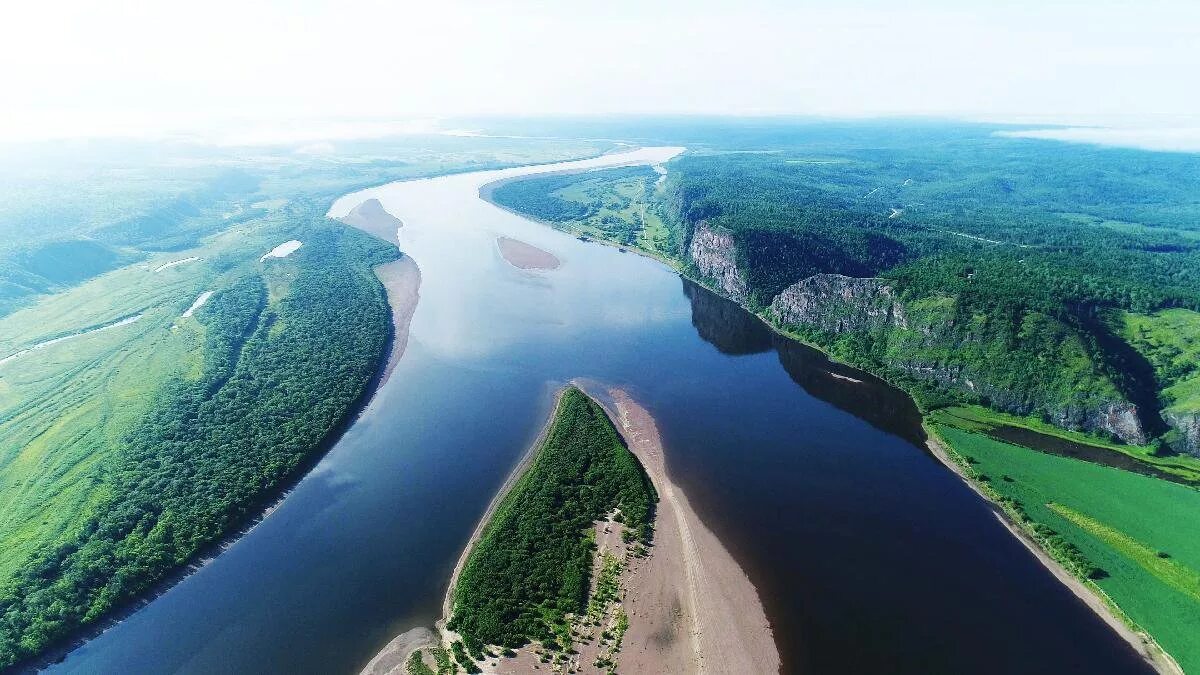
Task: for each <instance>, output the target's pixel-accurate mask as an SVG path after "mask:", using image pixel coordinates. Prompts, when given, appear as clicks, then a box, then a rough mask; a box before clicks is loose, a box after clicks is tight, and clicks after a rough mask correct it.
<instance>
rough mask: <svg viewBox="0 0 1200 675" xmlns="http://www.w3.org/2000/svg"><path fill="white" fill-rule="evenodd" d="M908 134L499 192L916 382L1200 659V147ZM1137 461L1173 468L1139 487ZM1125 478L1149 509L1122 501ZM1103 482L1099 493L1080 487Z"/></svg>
mask: <svg viewBox="0 0 1200 675" xmlns="http://www.w3.org/2000/svg"><path fill="white" fill-rule="evenodd" d="M908 131H912V130H904V129H898V130H896V132H895V133H893V134H887V135H884V134H881V135H879V136H871V137H870V140H872V141H875V143H876V144H874V145H858V144H856V143H854V142H852V141H849V140H848V139H847V138H841V137H837V138H835V137H832V136H831V135H827V134H826V133H824V130H821V129H819V128H817V129H816V130H814V131H812V132H810V133H808V135H806V132H804V131H797V132H795V134H794V135H793V136H792V137H790V138H787V139H784V141H782V142H781V141H779V139H774V143H775V144H774V145H772V144H771V142H768V141H765V140H763V139H753V140H754V141H757V142H758V145H757V146H755V145H751V146H750V147H762V148H763V149H764V150H769V151H767V152H727V151H725V147H728V146H722V145H720V143H715V142H714V143H713V144H712V145H710V146H709V147H707V148H705V147H701V148H700V149H698V150H694V151H692V152H689V153H688V154H687V155H685V156H683V157H680V158H678V159H676V160H674V161H673V162H671V163H670V164H669V165H668V166H667V167H666V168H667V173H666V176H665V178H664V177H663V176H662V175H661V171H652V170H651V169H649V168H626V169H614V170H607V171H594V172H590V173H584V174H574V175H552V176H542V177H535V178H531V179H527V180H524V181H518V182H510V183H505V184H500V185H497V186H495V188H494V189H491V190H488V189H485V190H484V191H482V194H484V195H485V196H487V197H488V198H489V199H491V200H493V201H494V202H495V203H497V204H498V205H500V206H502V207H504V208H507V209H510V210H513V211H516V212H520V213H524V214H527V215H529V216H531V217H535V218H537V219H539V220H542V221H543V222H547V223H549V224H552V225H553V226H555V227H559V228H562V229H565V230H567V231H569V232H571V233H573V234H576V235H578V236H581V237H586V238H590V239H596V240H600V241H605V242H609V243H612V244H616V245H620V246H622V247H630V248H634V249H636V250H639V251H641V252H644V253H646V254H648V255H652V256H654V257H656V258H659V259H660V260H663V261H665V262H667V263H668V264H671V265H672V266H674V267H675V268H676V269H677V270H679V271H680V272H681V273H683V274H685V275H686V276H689V277H691V278H693V279H695V280H697V281H699V282H701V283H703V284H705V285H706V286H708V287H710V288H712V289H714V290H716V291H718V292H719V293H721V294H723V295H725V296H727V297H729V298H731V299H734V300H736V301H738V302H739V303H741V304H742V305H743V306H744V307H746V308H747V309H749V310H751V311H753V312H754V313H756V314H758V315H759V316H760V317H761V318H762V319H763V320H764V321H766V322H768V323H769V324H770V325H772V326H773V327H774V328H775V329H776V330H777V331H779V332H781V333H783V334H785V335H788V336H791V337H794V338H797V339H800V340H802V341H804V342H807V343H809V344H812V345H814V346H817V347H819V348H821V349H822V350H824V351H826V352H827V353H829V354H830V355H832V356H833V357H835V358H836V359H838V360H840V361H843V362H845V363H849V364H851V365H854V366H857V367H860V368H863V369H865V370H868V371H870V372H872V373H875V374H878V375H880V376H882V377H884V378H885V379H887V380H888V381H890V382H892V383H894V384H896V385H898V386H900V387H901V388H903V389H904V390H906V391H907V392H909V393H910V394H911V395H912V396H913V398H914V399H915V400H916V402H917V403H918V405H919V407H920V408H921V410H922V411H923V412H924V413H925V414H926V415H927V418H926V420H927V421H926V429H927V431H928V432H929V433H930V434H931V435H932V436H934V437H935V438H941V439H943V441H944V443H943V445H944V447H949V448H951V451H950V454H949V455H948V456H947V461H957V462H959V463H961V464H962V465H963V466H965V467H966V473H967V475H969V476H971V477H972V478H973V480H974V481H975V482H976V483H977V484H980V485H984V486H986V487H987V491H986V493H987V494H988V495H989V496H990V497H991V498H992V499H993V500H994V501H996V502H998V503H1000V504H1001V505H1003V507H1004V510H1005V511H1006V512H1007V513H1008V516H1009V517H1010V519H1011V520H1013V522H1015V523H1018V524H1019V525H1020V526H1021V529H1020V531H1021V532H1023V533H1024V534H1025V536H1028V537H1029V538H1030V540H1031V541H1036V542H1038V544H1039V545H1040V546H1041V547H1042V548H1044V549H1045V550H1047V551H1048V552H1049V554H1050V555H1052V556H1053V558H1054V559H1055V560H1056V561H1058V562H1059V563H1060V564H1062V565H1063V566H1064V567H1065V568H1066V569H1068V570H1070V572H1071V573H1072V574H1074V575H1075V576H1077V577H1078V578H1080V579H1082V580H1084V582H1085V583H1086V584H1087V585H1088V586H1090V587H1091V588H1092V592H1094V593H1097V594H1099V596H1100V597H1102V598H1103V599H1104V602H1105V603H1106V604H1107V605H1108V606H1109V607H1110V608H1113V611H1114V612H1115V613H1116V615H1117V616H1118V617H1119V620H1120V621H1121V622H1123V623H1124V624H1125V625H1129V626H1133V627H1134V628H1135V630H1137V631H1147V632H1149V633H1150V634H1151V635H1153V637H1154V638H1155V639H1157V640H1158V641H1159V643H1161V644H1162V645H1163V646H1164V647H1165V648H1166V649H1167V651H1168V652H1169V653H1170V654H1171V655H1172V656H1174V657H1175V658H1176V659H1177V660H1179V661H1180V663H1182V664H1184V666H1185V667H1187V664H1195V663H1196V662H1197V661H1196V659H1198V658H1200V642H1198V641H1197V640H1196V639H1195V635H1197V634H1200V633H1197V632H1196V629H1197V628H1200V625H1198V624H1197V621H1196V619H1195V617H1196V616H1198V615H1200V614H1198V610H1200V594H1198V593H1200V557H1198V556H1200V551H1198V550H1196V549H1195V547H1193V546H1192V545H1191V540H1190V539H1189V538H1188V537H1187V535H1186V534H1184V533H1186V532H1190V531H1193V530H1194V528H1193V527H1188V526H1183V525H1182V521H1181V520H1178V519H1183V520H1186V521H1187V522H1190V523H1193V524H1194V523H1195V522H1196V520H1197V519H1200V500H1198V499H1197V496H1198V495H1197V492H1196V486H1198V485H1200V445H1198V444H1200V436H1197V422H1196V420H1197V415H1198V414H1200V405H1198V404H1197V403H1196V400H1195V397H1194V396H1193V394H1192V392H1193V390H1194V389H1195V388H1196V386H1197V384H1196V383H1197V382H1200V367H1198V366H1197V364H1196V362H1195V360H1194V359H1191V358H1189V355H1192V354H1195V353H1196V350H1197V344H1200V343H1198V342H1197V340H1198V339H1200V230H1197V229H1196V225H1195V224H1196V223H1197V222H1200V221H1198V218H1200V198H1198V195H1200V178H1198V177H1200V158H1197V156H1195V155H1188V154H1171V153H1153V152H1144V151H1133V150H1117V149H1104V148H1092V147H1087V146H1076V145H1066V144H1060V143H1053V142H1045V141H1030V140H1025V139H1011V138H1003V137H1000V136H996V135H991V134H988V133H979V130H972V129H968V130H966V131H965V132H964V131H963V130H957V129H954V130H948V131H931V130H929V129H924V128H921V129H918V130H916V131H915V132H912V133H906V132H908ZM972 131H974V132H975V133H973V134H972V133H971V132H972ZM1005 448H1012V449H1015V452H1017V453H1018V454H1016V455H1013V454H1012V452H1013V451H1010V450H1005ZM1031 448H1032V449H1031ZM1079 448H1085V450H1080V449H1079ZM1033 449H1036V450H1037V451H1039V452H1035V451H1034V450H1033ZM1021 452H1024V453H1026V454H1027V458H1026V459H1022V456H1023V455H1021V454H1020V453H1021ZM1049 452H1056V453H1058V454H1068V455H1069V457H1070V458H1069V459H1068V458H1051V459H1050V460H1049V462H1050V463H1048V464H1047V463H1044V462H1042V460H1041V459H1040V453H1049ZM1001 453H1008V454H1001ZM1001 457H1004V460H1003V461H1004V462H1007V463H1011V462H1016V464H1015V465H1013V464H1008V465H1007V466H1008V468H1005V469H998V468H996V466H995V465H992V464H990V462H992V461H997V462H998V461H1001V460H1000V458H1001ZM1079 458H1084V459H1087V460H1089V462H1090V463H1085V462H1083V461H1080V459H1079ZM1096 463H1100V464H1105V465H1107V466H1102V467H1096V466H1095V464H1096ZM983 466H991V467H992V468H990V469H988V470H982V469H981V467H983ZM1016 467H1024V469H1029V470H1032V469H1033V468H1034V467H1037V468H1038V469H1039V471H1037V472H1036V473H1033V474H1028V475H1026V476H1025V477H1024V478H1023V479H1018V478H1015V476H1017V475H1018V473H1021V472H1019V471H1017V469H1016ZM997 471H999V473H1000V474H1001V475H999V476H997V475H995V473H994V472H997ZM1096 471H1099V473H1098V474H1096V475H1093V473H1094V472H1096ZM1129 471H1133V472H1136V473H1141V474H1143V475H1145V476H1150V477H1149V478H1143V477H1142V476H1135V477H1133V481H1134V482H1133V483H1129V484H1128V485H1126V484H1125V481H1126V478H1124V477H1123V476H1124V474H1125V473H1126V472H1129ZM1109 476H1112V478H1109ZM1110 481H1116V482H1117V483H1120V484H1121V485H1122V486H1123V487H1121V488H1119V493H1120V494H1123V495H1125V498H1126V499H1130V500H1133V501H1136V502H1143V501H1145V502H1146V503H1147V510H1140V509H1132V512H1127V510H1128V507H1126V508H1125V509H1120V510H1121V511H1122V512H1123V513H1122V515H1120V516H1118V515H1116V512H1115V511H1114V510H1113V509H1116V508H1117V506H1116V503H1115V502H1113V501H1112V500H1113V499H1115V498H1114V497H1112V495H1113V494H1114V492H1113V491H1112V490H1107V491H1106V490H1105V489H1103V488H1099V486H1101V485H1106V484H1108V483H1109V482H1110ZM1080 482H1085V483H1088V484H1091V485H1094V486H1096V487H1097V488H1099V489H1096V490H1094V491H1091V492H1083V493H1079V494H1074V493H1073V494H1072V495H1067V494H1065V493H1063V494H1060V489H1062V488H1064V487H1065V486H1068V485H1078V484H1079V483H1080ZM1034 485H1036V486H1038V487H1036V488H1035V487H1033V486H1034ZM1048 502H1052V504H1051V505H1052V506H1054V508H1044V505H1045V504H1046V503H1048ZM1068 502H1070V503H1072V504H1073V505H1072V506H1069V507H1068V506H1065V505H1064V504H1066V503H1068ZM1150 504H1153V506H1150ZM1152 514H1157V516H1155V515H1152ZM1168 514H1169V517H1170V518H1171V519H1176V522H1175V523H1174V524H1173V525H1172V526H1171V527H1170V528H1168V529H1158V528H1156V527H1155V526H1153V524H1152V522H1153V520H1154V519H1155V518H1166V517H1168ZM1146 551H1150V553H1149V554H1145V552H1146ZM1164 560H1169V561H1171V563H1170V564H1169V565H1168V564H1166V563H1162V562H1156V561H1164ZM1117 607H1119V609H1117ZM1141 635H1142V637H1139V638H1132V639H1136V640H1138V641H1144V640H1148V638H1146V637H1145V634H1144V633H1142V634H1141ZM1148 649H1149V650H1150V651H1152V652H1153V651H1156V648H1155V647H1153V646H1151V647H1148ZM1163 663H1167V662H1166V661H1163ZM1164 667H1166V668H1168V669H1170V668H1171V667H1174V666H1171V665H1167V666H1164Z"/></svg>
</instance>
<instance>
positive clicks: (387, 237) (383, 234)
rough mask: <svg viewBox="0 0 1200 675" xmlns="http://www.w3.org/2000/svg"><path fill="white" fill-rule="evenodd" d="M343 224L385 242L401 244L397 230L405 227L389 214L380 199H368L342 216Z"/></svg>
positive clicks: (400, 221)
mask: <svg viewBox="0 0 1200 675" xmlns="http://www.w3.org/2000/svg"><path fill="white" fill-rule="evenodd" d="M341 220H342V222H343V223H345V224H347V225H349V226H351V227H357V228H358V229H360V230H363V231H364V232H367V233H368V234H373V235H375V236H376V237H379V238H380V239H382V240H384V241H390V242H392V243H393V244H398V243H399V238H398V237H397V236H396V230H399V229H400V228H401V227H404V222H403V221H402V220H400V219H399V218H397V217H396V216H393V215H392V214H390V213H388V212H387V209H385V208H383V204H381V203H380V202H379V200H378V199H368V200H367V201H365V202H363V203H361V204H359V205H358V206H356V207H354V208H353V209H351V210H350V213H347V214H346V215H345V216H342V219H341Z"/></svg>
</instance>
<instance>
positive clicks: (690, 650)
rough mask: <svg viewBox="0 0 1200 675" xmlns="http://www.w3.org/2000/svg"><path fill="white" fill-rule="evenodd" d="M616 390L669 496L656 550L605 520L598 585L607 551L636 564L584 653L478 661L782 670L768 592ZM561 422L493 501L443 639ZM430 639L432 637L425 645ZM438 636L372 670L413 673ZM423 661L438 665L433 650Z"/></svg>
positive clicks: (583, 635)
mask: <svg viewBox="0 0 1200 675" xmlns="http://www.w3.org/2000/svg"><path fill="white" fill-rule="evenodd" d="M575 384H577V385H579V384H580V383H575ZM607 393H608V395H609V397H611V399H612V404H611V405H604V407H605V410H606V412H607V413H608V415H609V417H610V419H612V420H613V422H614V424H615V425H616V427H617V428H618V429H619V430H620V432H621V434H622V435H623V436H624V438H625V441H626V443H627V444H628V446H629V448H630V450H632V451H633V453H634V454H635V455H636V456H637V457H638V459H639V460H640V461H641V463H642V465H643V466H644V467H645V469H646V473H647V474H648V475H649V476H650V480H651V481H652V482H653V484H654V486H655V489H657V490H658V493H659V497H660V502H659V504H658V508H657V510H656V513H655V521H654V543H653V546H651V547H650V548H649V549H648V553H649V555H648V556H645V557H639V556H638V555H636V553H637V551H635V550H633V549H631V547H637V546H639V544H637V543H636V542H625V541H624V538H623V537H622V536H621V534H622V531H623V528H624V526H623V525H622V524H621V523H619V522H616V520H615V519H614V516H615V514H610V515H609V517H608V518H607V519H606V520H603V521H600V522H598V523H596V525H595V531H596V544H597V550H596V554H595V558H594V560H593V574H592V585H593V589H592V590H593V591H594V590H595V583H596V579H597V577H598V576H599V570H600V568H601V566H602V565H603V561H604V559H605V556H606V555H607V556H612V557H615V558H617V559H623V560H625V561H626V567H625V569H624V571H623V572H622V573H621V576H620V588H621V592H620V601H619V602H617V603H615V604H614V605H613V606H610V607H609V608H607V609H606V610H604V614H603V616H602V617H601V619H600V620H599V621H597V622H596V624H594V625H591V626H589V625H588V623H587V622H584V621H582V620H581V621H580V622H579V623H578V624H577V625H575V626H574V628H576V629H577V630H578V632H579V641H578V642H577V643H576V644H575V650H576V651H577V653H576V654H573V655H572V656H571V657H570V659H569V660H568V661H566V662H565V663H561V664H554V663H546V662H544V661H541V660H540V659H539V651H540V650H539V648H538V646H537V645H527V646H526V647H524V648H522V649H519V650H517V653H516V655H515V656H511V657H505V658H499V657H492V658H488V659H487V660H486V661H484V662H478V663H477V665H479V667H480V668H481V669H482V671H483V672H484V673H494V674H497V675H507V674H516V673H553V672H561V673H567V672H573V673H605V672H608V671H609V668H608V667H604V668H598V667H596V666H595V665H594V664H595V663H596V661H597V659H598V658H605V657H606V658H609V659H612V660H613V661H615V662H616V665H615V670H617V672H624V673H656V674H657V673H720V674H725V673H729V674H731V675H733V674H738V675H740V674H742V673H755V674H758V673H775V672H778V671H779V667H780V662H779V652H778V649H777V648H776V646H775V640H774V635H773V633H772V630H771V626H770V623H769V622H768V621H767V617H766V612H765V611H764V609H763V606H762V603H761V601H760V600H759V597H758V593H757V591H756V590H755V588H754V586H753V584H751V582H750V579H749V578H748V577H747V576H746V574H745V572H743V571H742V569H741V568H740V567H739V566H738V564H737V562H736V561H735V560H734V559H733V557H732V556H731V555H730V554H729V552H728V551H727V550H726V549H725V547H724V546H722V545H721V542H720V541H719V540H718V539H717V538H716V536H715V535H713V533H712V532H711V531H709V530H708V528H706V527H705V526H704V524H703V523H702V522H700V519H699V517H698V516H697V515H696V513H695V511H693V510H692V508H691V505H690V504H689V503H688V500H687V497H686V495H684V494H683V491H682V490H680V489H679V488H678V487H677V486H676V485H674V484H673V483H672V482H671V481H670V477H669V475H668V474H667V470H666V462H665V458H664V456H663V446H662V439H661V438H660V436H659V434H658V427H657V426H656V424H655V422H654V419H653V418H652V417H651V416H650V414H649V413H648V412H647V411H646V409H645V408H643V407H641V406H640V405H638V404H637V402H635V401H634V400H633V399H632V398H631V397H630V396H629V395H628V394H627V393H625V392H624V391H622V390H620V389H612V390H609V391H608V392H607ZM559 395H560V396H561V392H559ZM602 405H603V403H602ZM554 408H555V409H557V401H556V403H555V406H554ZM552 420H553V415H551V416H550V418H549V419H548V420H547V423H546V425H545V426H544V427H543V429H542V431H541V433H540V434H539V435H538V438H537V440H536V441H535V442H534V443H533V445H532V446H530V448H529V450H528V451H526V453H525V455H524V457H523V458H522V459H521V461H520V462H519V463H518V465H517V467H516V468H515V469H514V470H513V472H512V473H511V474H510V475H509V477H508V479H507V480H506V481H505V483H504V485H503V486H502V488H501V489H500V491H499V492H498V493H497V494H496V496H495V497H494V498H493V500H492V502H491V504H490V505H489V506H488V509H487V511H486V512H485V514H484V516H483V518H482V519H480V521H479V523H478V525H477V526H476V528H475V532H474V533H473V534H472V536H471V539H470V541H469V542H468V544H467V546H466V547H465V548H464V550H463V553H462V555H461V556H460V558H459V560H458V564H457V565H456V566H455V569H454V573H453V576H452V578H451V581H450V586H449V588H448V590H447V591H446V597H445V599H444V602H443V608H442V611H443V616H442V619H441V620H440V621H438V623H437V627H438V631H439V634H440V642H441V643H442V644H443V645H449V644H450V643H451V642H452V641H454V640H456V639H458V636H457V635H455V634H454V633H453V632H452V631H448V630H447V629H446V628H445V624H446V621H447V620H448V619H449V616H450V612H451V604H452V598H453V595H454V588H455V583H456V581H457V579H458V574H459V572H460V571H461V570H462V567H463V565H464V563H465V561H466V559H467V556H468V555H469V552H470V550H471V549H472V548H473V547H474V544H475V542H476V540H477V539H478V538H479V536H480V534H481V533H482V531H483V528H484V527H485V526H486V524H487V522H488V521H489V520H490V518H491V515H492V513H493V511H494V510H495V508H496V506H497V505H498V504H499V503H500V502H501V501H503V499H504V496H505V495H506V494H507V492H508V490H509V488H511V486H512V485H513V484H514V483H515V482H516V480H517V479H518V478H519V477H520V476H521V475H522V474H523V473H524V471H525V469H526V468H527V467H528V464H529V461H530V460H531V459H532V457H533V456H534V454H535V453H536V450H537V448H539V447H540V446H541V444H542V442H543V440H544V438H545V435H546V433H547V431H548V429H549V427H550V423H551V422H552ZM619 613H623V614H624V615H626V616H627V617H628V629H627V630H626V632H625V633H624V637H623V640H621V642H620V646H619V648H618V649H616V650H614V648H613V646H612V642H611V641H608V642H606V641H604V640H602V639H600V636H599V635H598V634H599V633H600V632H601V631H603V630H605V628H607V629H608V630H609V631H611V629H612V626H613V625H614V623H615V621H616V616H617V615H618V614H619ZM581 619H582V618H581ZM423 637H426V638H429V637H432V640H429V639H426V640H424V641H423V640H422V638H423ZM438 641H439V636H437V635H434V636H430V635H429V634H428V632H427V631H424V629H414V630H411V631H407V632H405V633H403V634H401V635H399V636H397V637H396V638H395V639H394V640H392V641H391V642H390V643H389V644H388V645H387V646H386V647H385V648H384V649H383V650H382V651H381V652H379V654H378V655H376V656H375V658H374V659H372V661H371V662H370V664H368V665H367V667H366V668H364V669H363V670H362V673H363V674H364V675H399V674H403V673H405V672H406V668H405V663H406V662H407V659H408V657H409V655H410V654H412V653H413V652H414V651H416V650H417V649H421V648H423V647H429V646H432V645H434V644H436V643H437V642H438ZM423 657H424V660H425V662H426V664H427V665H429V666H431V667H433V668H434V669H435V670H436V666H435V665H434V663H433V662H432V660H431V658H430V656H429V654H428V653H427V652H424V653H423Z"/></svg>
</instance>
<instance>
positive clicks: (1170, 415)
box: [1163, 408, 1200, 457]
mask: <svg viewBox="0 0 1200 675" xmlns="http://www.w3.org/2000/svg"><path fill="white" fill-rule="evenodd" d="M1163 420H1165V421H1166V423H1167V424H1169V425H1170V426H1171V428H1172V429H1174V430H1175V431H1177V432H1179V438H1178V439H1176V440H1175V441H1173V442H1172V443H1171V449H1173V450H1175V451H1176V452H1186V453H1188V454H1189V455H1195V456H1197V457H1200V412H1183V411H1179V410H1171V409H1169V408H1168V409H1167V410H1164V411H1163Z"/></svg>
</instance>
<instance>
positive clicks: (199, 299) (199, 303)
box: [179, 291, 213, 319]
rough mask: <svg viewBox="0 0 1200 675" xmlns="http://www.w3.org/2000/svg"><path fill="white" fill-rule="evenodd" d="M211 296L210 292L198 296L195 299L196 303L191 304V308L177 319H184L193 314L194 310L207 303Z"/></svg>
mask: <svg viewBox="0 0 1200 675" xmlns="http://www.w3.org/2000/svg"><path fill="white" fill-rule="evenodd" d="M212 294H213V292H212V291H204V292H203V293H201V294H200V296H199V297H197V298H196V301H195V302H193V303H192V306H191V307H188V308H187V311H186V312H184V313H183V314H180V315H179V318H181V319H186V318H188V317H189V316H191V315H192V314H194V313H195V312H196V310H198V309H200V308H201V307H203V306H204V303H206V302H208V299H209V298H211V297H212Z"/></svg>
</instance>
